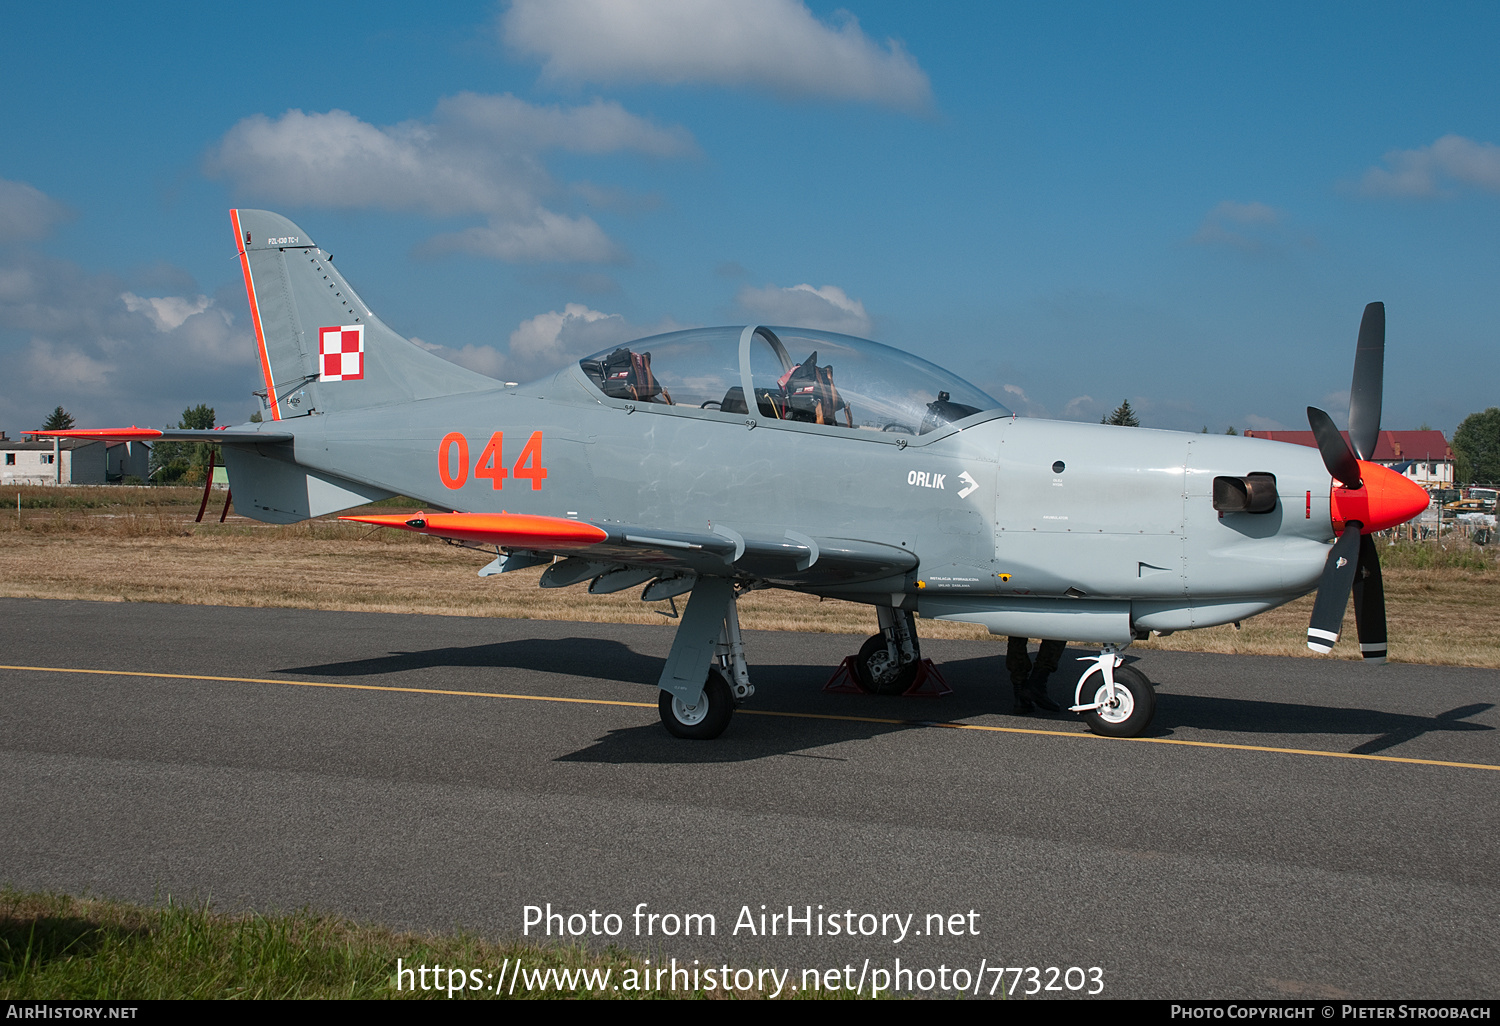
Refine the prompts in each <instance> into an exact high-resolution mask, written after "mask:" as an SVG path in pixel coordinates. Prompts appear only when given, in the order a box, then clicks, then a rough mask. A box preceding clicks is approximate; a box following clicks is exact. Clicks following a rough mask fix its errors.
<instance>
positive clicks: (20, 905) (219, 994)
mask: <svg viewBox="0 0 1500 1026" xmlns="http://www.w3.org/2000/svg"><path fill="white" fill-rule="evenodd" d="M398 959H399V960H400V965H401V967H402V968H403V969H407V970H412V972H410V973H402V974H401V981H400V982H401V987H400V989H398V987H397V982H398V980H397V965H398V962H397V960H398ZM663 961H664V959H659V958H654V959H653V965H655V964H658V963H660V962H663ZM518 962H519V966H520V972H519V973H516V967H517V964H518ZM688 963H689V964H690V963H691V959H689V960H688ZM423 966H426V967H427V968H428V970H429V971H428V972H427V973H426V974H425V976H424V975H422V974H420V972H419V970H420V968H421V967H423ZM435 966H436V967H441V968H440V970H437V971H434V970H433V967H435ZM648 972H650V969H649V967H647V966H646V965H645V963H644V962H643V961H642V960H641V959H640V958H637V957H636V956H635V955H633V954H631V953H629V952H626V951H623V950H621V949H619V948H613V947H611V948H606V949H603V950H591V949H588V948H584V947H578V946H561V945H543V944H527V943H521V942H516V941H512V942H493V941H486V940H483V939H481V938H478V937H474V936H472V935H469V934H452V935H432V934H427V935H420V934H412V933H398V932H396V931H394V930H390V929H387V928H385V927H380V926H364V925H360V924H357V923H353V922H350V921H348V920H345V919H340V918H337V917H334V916H325V915H318V914H315V913H312V912H307V911H302V912H294V913H292V914H290V915H276V916H262V915H257V914H254V913H249V914H245V915H229V914H225V913H221V912H217V911H215V910H214V909H213V908H212V907H211V906H210V905H208V904H207V903H199V904H182V903H180V902H176V901H173V900H171V899H167V900H166V901H164V902H160V903H157V904H154V905H135V904H131V903H129V902H121V901H108V900H101V899H96V898H74V897H69V896H67V895H59V894H34V893H30V894H29V893H21V892H18V891H14V890H10V889H5V890H0V1000H11V1001H37V1000H50V1001H56V1000H76V1001H87V1000H96V1001H130V1000H173V999H200V1000H201V999H255V1000H275V999H289V998H290V999H308V998H346V999H347V998H359V999H370V998H396V999H408V998H428V999H431V998H439V999H442V1000H450V995H449V992H448V987H449V986H452V987H453V988H454V989H453V993H452V995H451V999H452V1000H459V999H473V998H496V997H502V998H511V999H531V1000H534V999H538V998H618V999H626V1000H630V999H636V1000H639V999H660V998H708V999H713V998H726V997H734V998H759V997H762V996H764V995H763V994H761V993H759V992H757V991H754V990H750V991H734V992H731V993H726V992H725V991H724V990H723V989H722V988H719V987H716V988H714V989H708V988H706V987H705V988H704V989H703V990H700V991H689V992H682V991H672V990H670V989H668V990H659V989H656V988H655V987H651V986H650V985H649V982H650V980H651V977H650V976H648V975H646V974H647V973H648ZM476 974H477V975H476ZM502 976H503V978H504V980H505V982H504V984H502V985H500V986H499V987H497V980H499V979H501V978H502ZM512 980H514V981H515V983H514V988H513V989H512V987H511V981H512ZM643 982H644V983H645V984H646V985H645V986H642V984H643ZM787 982H788V984H789V986H788V987H787V988H786V990H784V991H783V993H782V995H781V996H784V997H803V998H809V997H812V998H816V997H843V996H849V995H842V994H814V993H807V992H794V991H792V989H791V986H790V985H792V984H795V983H796V982H797V981H796V979H795V974H791V975H789V976H788V977H787ZM423 983H426V984H427V987H428V989H425V990H424V989H423V987H422V984H423ZM570 983H571V986H570V985H569V984H570ZM632 984H633V985H632ZM497 989H498V990H499V991H500V992H499V993H496V991H497Z"/></svg>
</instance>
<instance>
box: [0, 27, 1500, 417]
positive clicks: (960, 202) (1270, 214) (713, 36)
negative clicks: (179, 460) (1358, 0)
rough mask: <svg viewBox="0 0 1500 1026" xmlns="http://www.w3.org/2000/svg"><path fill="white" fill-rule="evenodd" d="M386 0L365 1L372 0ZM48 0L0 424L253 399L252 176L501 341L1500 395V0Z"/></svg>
mask: <svg viewBox="0 0 1500 1026" xmlns="http://www.w3.org/2000/svg"><path fill="white" fill-rule="evenodd" d="M356 10H357V13H351V12H353V11H356ZM253 12H254V17H253V18H252V17H251V16H250V15H249V14H248V13H246V9H243V8H228V7H226V8H222V9H221V8H219V7H216V6H215V5H202V4H194V5H180V6H173V5H169V4H153V5H147V6H140V7H126V6H124V5H94V4H85V5H68V4H55V5H28V6H25V7H17V8H15V9H13V10H11V11H8V12H7V16H6V23H7V24H6V32H5V33H4V34H3V35H0V83H3V90H4V96H5V97H6V102H5V104H4V105H3V107H0V140H3V142H0V367H3V368H4V369H3V371H0V429H5V430H8V431H10V432H11V433H12V436H14V433H15V432H16V431H19V430H20V429H23V428H28V427H34V426H36V425H37V424H38V423H40V421H41V420H42V419H43V418H44V417H45V415H46V413H47V412H48V411H50V410H51V409H52V407H53V406H55V405H58V404H59V403H61V404H63V405H65V406H66V407H67V408H68V409H69V410H70V411H72V412H73V413H74V414H75V416H76V417H78V419H79V421H80V423H81V424H86V425H96V426H105V425H116V424H127V423H139V424H143V425H144V424H157V425H159V424H166V423H171V422H175V420H176V418H177V417H178V416H179V415H180V413H181V411H182V409H183V407H184V406H186V405H189V404H196V403H198V402H207V403H209V404H210V405H213V406H214V407H215V408H216V409H217V410H218V411H219V414H220V420H221V422H226V421H227V422H234V421H239V420H242V419H244V418H245V417H246V416H248V414H249V412H250V411H251V410H252V409H253V408H254V405H253V401H252V399H251V396H250V392H251V390H252V389H255V388H258V387H260V386H261V383H260V381H259V380H258V375H257V374H256V367H255V361H254V351H253V341H252V336H251V334H250V328H249V324H248V310H247V308H246V303H245V298H244V292H243V287H242V285H241V283H240V279H239V272H238V268H237V265H236V262H235V259H234V247H233V239H232V235H231V230H230V228H229V222H228V214H227V211H228V208H229V207H231V206H260V207H266V208H269V209H274V210H277V211H279V212H281V213H283V214H285V215H287V216H289V217H291V218H292V219H293V220H294V221H296V222H298V223H299V224H300V225H301V226H302V227H303V228H304V229H306V230H307V232H308V233H309V234H310V235H311V236H312V237H313V238H315V239H317V240H318V242H319V244H320V245H322V246H323V247H324V248H325V249H328V250H331V251H332V252H333V253H334V254H335V256H336V257H337V258H338V262H339V265H340V267H341V268H342V269H343V271H344V273H345V274H347V275H348V276H349V277H350V278H351V280H352V281H353V282H354V284H355V285H356V287H358V288H359V290H360V292H361V294H362V296H363V297H364V299H365V300H366V301H367V302H368V303H369V304H370V305H371V306H372V307H373V308H374V309H375V310H376V312H378V313H379V314H380V315H381V316H382V317H383V318H385V319H386V320H387V321H388V322H389V323H390V324H391V325H392V326H393V327H395V328H396V329H397V330H399V331H401V332H403V333H405V334H407V335H410V336H414V337H417V338H419V339H420V340H422V342H423V343H424V344H426V345H428V346H430V347H434V348H435V351H437V352H439V353H440V354H441V355H444V356H447V357H448V358H450V359H455V360H458V361H459V362H463V363H465V364H467V365H469V366H472V367H475V368H476V369H479V370H483V371H485V372H487V373H491V374H495V375H497V376H503V377H510V378H512V379H515V378H517V377H524V376H529V375H533V374H536V373H540V372H542V371H544V370H546V369H548V368H549V367H553V366H557V365H559V364H560V363H561V362H562V361H564V360H567V359H570V358H574V357H576V356H577V355H580V354H581V353H583V352H587V351H591V350H594V349H598V348H602V347H603V346H605V345H608V344H611V343H613V342H615V341H621V340H624V339H626V338H629V337H634V336H637V335H643V334H648V333H650V332H653V331H659V330H669V329H672V328H675V327H679V326H688V325H696V324H720V323H744V322H745V321H747V320H752V319H753V320H758V321H762V322H765V323H789V322H790V323H803V324H807V325H809V326H814V327H829V328H834V329H838V330H845V331H850V332H852V333H855V334H862V335H866V336H869V337H873V338H876V339H878V340H880V341H883V342H887V343H889V344H892V345H896V346H900V347H902V348H905V349H909V350H911V351H913V352H915V353H917V354H919V355H921V356H924V357H926V358H928V359H931V360H933V361H935V362H937V363H940V364H943V365H945V366H948V367H950V368H951V369H953V370H955V371H957V372H959V373H961V374H963V375H964V376H965V377H968V378H969V379H970V380H972V381H974V382H975V383H976V384H978V385H980V386H982V387H984V388H986V389H987V390H989V391H990V392H991V393H992V394H994V395H995V396H996V397H997V398H999V399H1001V400H1002V401H1004V402H1006V403H1007V404H1009V405H1011V406H1012V407H1013V408H1015V409H1017V411H1018V412H1020V413H1022V414H1025V415H1031V416H1049V417H1058V418H1073V419H1087V420H1098V418H1099V416H1100V415H1101V414H1102V413H1104V412H1107V411H1108V410H1109V409H1111V408H1113V407H1114V406H1115V405H1117V404H1118V403H1119V402H1120V401H1121V400H1122V399H1126V398H1128V399H1130V401H1131V403H1132V404H1133V405H1134V406H1136V407H1137V409H1138V410H1139V411H1140V412H1141V414H1142V419H1143V421H1144V422H1145V423H1146V424H1147V425H1148V426H1153V427H1166V428H1180V429H1186V430H1197V429H1198V428H1200V427H1202V426H1205V425H1206V426H1208V427H1209V428H1210V430H1213V431H1222V430H1224V428H1225V427H1226V426H1228V425H1231V424H1232V425H1234V426H1236V427H1237V428H1239V429H1241V430H1243V429H1244V428H1246V427H1266V428H1275V427H1286V428H1297V429H1301V428H1305V427H1306V423H1305V418H1304V415H1303V408H1304V407H1305V406H1306V405H1308V404H1314V405H1321V406H1324V407H1325V408H1327V409H1328V410H1329V411H1330V412H1331V413H1332V414H1333V415H1334V417H1335V419H1336V420H1339V421H1340V422H1341V423H1342V420H1343V417H1344V414H1345V405H1346V403H1347V391H1348V383H1349V376H1350V370H1351V367H1352V359H1353V349H1354V338H1355V333H1356V330H1357V327H1358V322H1359V316H1360V311H1361V310H1362V308H1363V306H1364V304H1365V303H1366V302H1369V301H1370V300H1375V299H1380V300H1383V301H1385V303H1386V305H1387V311H1388V318H1389V345H1388V352H1387V376H1386V396H1385V419H1384V426H1385V427H1389V428H1411V427H1416V426H1417V425H1418V424H1420V423H1422V422H1426V423H1429V424H1430V425H1431V426H1433V427H1437V428H1441V429H1442V430H1444V431H1445V432H1447V433H1449V434H1450V435H1451V432H1452V430H1453V428H1454V427H1455V426H1456V425H1457V423H1458V422H1459V421H1460V420H1461V419H1462V418H1463V417H1464V416H1465V415H1467V414H1468V413H1471V412H1474V411H1476V410H1480V409H1484V408H1486V407H1488V406H1492V405H1497V404H1500V387H1497V385H1500V373H1497V369H1496V352H1497V348H1500V347H1497V342H1500V310H1497V305H1500V304H1497V301H1496V297H1497V296H1500V288H1497V271H1500V254H1497V242H1500V145H1497V144H1500V103H1497V102H1496V101H1497V99H1500V88H1497V86H1500V72H1497V70H1496V67H1497V66H1496V62H1495V60H1494V54H1495V53H1496V52H1497V51H1500V8H1496V7H1494V6H1493V5H1481V4H1473V5H1460V4H1453V5H1447V6H1441V7H1436V8H1422V9H1418V8H1416V7H1412V6H1401V5H1389V6H1380V5H1369V4H1365V5H1296V4H1286V5H1271V4H1262V5H1249V6H1246V7H1243V8H1239V9H1228V8H1224V7H1222V6H1220V5H1203V4H1178V5H1174V4H1155V5H1121V4H1097V5H1096V4H1071V5H1070V4H1058V3H1047V4H1043V3H1037V4H1027V5H1001V4H993V3H985V4H946V5H914V4H900V3H877V2H863V0H855V2H853V3H851V4H849V5H848V6H847V7H844V8H839V7H835V6H832V5H828V4H822V3H812V4H806V5H804V4H803V3H802V2H800V0H760V2H748V0H742V2H729V0H701V2H697V3H686V2H646V0H608V2H606V0H552V2H548V3H541V2H537V0H520V2H516V3H511V4H502V5H492V4H471V5H463V4H441V5H425V6H424V5H412V4H370V5H360V6H359V7H358V8H357V9H356V8H350V7H348V6H346V5H342V6H334V5H327V6H325V5H317V4H307V3H300V4H280V3H275V2H270V3H264V4H259V5H256V6H255V7H254V8H253Z"/></svg>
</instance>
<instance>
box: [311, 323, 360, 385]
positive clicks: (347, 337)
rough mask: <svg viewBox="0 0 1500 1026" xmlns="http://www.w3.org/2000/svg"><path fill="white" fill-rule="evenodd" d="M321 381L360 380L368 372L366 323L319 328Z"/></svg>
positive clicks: (319, 377) (319, 376) (319, 378)
mask: <svg viewBox="0 0 1500 1026" xmlns="http://www.w3.org/2000/svg"><path fill="white" fill-rule="evenodd" d="M318 354H319V360H320V361H321V362H320V366H319V370H321V371H322V373H320V374H319V375H318V380H319V381H357V380H358V379H360V378H362V377H364V376H365V326H364V325H363V324H345V325H342V326H340V327H334V328H319V329H318Z"/></svg>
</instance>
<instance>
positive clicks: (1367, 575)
mask: <svg viewBox="0 0 1500 1026" xmlns="http://www.w3.org/2000/svg"><path fill="white" fill-rule="evenodd" d="M1354 623H1355V625H1356V626H1357V627H1358V628H1359V653H1360V655H1362V656H1364V657H1365V662H1367V663H1383V662H1385V585H1384V584H1383V583H1382V582H1381V580H1380V552H1379V550H1378V549H1377V548H1376V547H1375V539H1374V538H1373V537H1371V536H1370V535H1368V534H1367V535H1364V536H1362V537H1361V538H1360V540H1359V565H1358V570H1357V572H1356V573H1355V575H1354Z"/></svg>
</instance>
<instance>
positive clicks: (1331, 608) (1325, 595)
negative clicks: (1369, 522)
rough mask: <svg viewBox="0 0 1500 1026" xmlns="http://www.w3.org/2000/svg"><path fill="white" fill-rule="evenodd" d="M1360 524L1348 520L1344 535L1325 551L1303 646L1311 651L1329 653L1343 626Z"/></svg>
mask: <svg viewBox="0 0 1500 1026" xmlns="http://www.w3.org/2000/svg"><path fill="white" fill-rule="evenodd" d="M1359 528H1360V524H1359V521H1357V520H1351V521H1349V522H1348V523H1347V524H1345V525H1344V533H1343V534H1341V535H1339V539H1338V541H1336V542H1334V543H1333V548H1332V549H1330V550H1329V551H1328V562H1326V563H1324V564H1323V576H1322V578H1321V579H1320V580H1319V581H1318V597H1317V599H1315V600H1314V601H1313V611H1312V620H1311V621H1310V622H1309V623H1308V625H1307V647H1308V648H1310V649H1312V650H1313V651H1314V652H1331V651H1332V650H1333V643H1334V642H1335V641H1338V640H1339V630H1340V628H1342V627H1343V626H1344V610H1345V609H1346V608H1348V606H1349V591H1350V589H1351V588H1353V587H1354V572H1355V570H1356V569H1358V565H1359V550H1360V534H1359Z"/></svg>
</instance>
